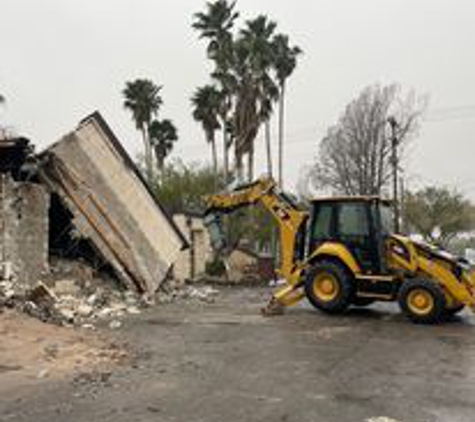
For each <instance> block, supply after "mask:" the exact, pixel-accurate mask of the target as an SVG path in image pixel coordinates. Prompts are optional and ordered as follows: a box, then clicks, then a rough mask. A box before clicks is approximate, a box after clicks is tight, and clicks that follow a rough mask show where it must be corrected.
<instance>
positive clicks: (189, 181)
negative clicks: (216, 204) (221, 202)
mask: <svg viewBox="0 0 475 422" xmlns="http://www.w3.org/2000/svg"><path fill="white" fill-rule="evenodd" d="M224 186H225V181H224V175H223V174H222V173H218V174H215V173H214V169H212V168H210V167H202V166H200V165H198V164H189V165H186V164H184V163H183V162H181V161H172V162H171V163H170V164H168V165H165V166H164V169H163V171H162V174H161V176H160V180H156V182H155V183H154V184H153V189H154V191H155V192H156V194H157V197H158V198H160V202H161V203H162V204H163V206H164V207H165V208H166V209H167V211H168V212H169V213H170V214H182V213H190V212H191V213H201V212H203V211H204V209H205V204H204V197H205V195H211V194H213V193H216V189H217V190H221V189H224Z"/></svg>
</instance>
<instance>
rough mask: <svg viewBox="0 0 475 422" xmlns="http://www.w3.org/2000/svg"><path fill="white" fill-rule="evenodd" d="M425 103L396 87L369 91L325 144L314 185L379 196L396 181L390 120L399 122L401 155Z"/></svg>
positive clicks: (352, 105) (332, 129) (353, 104)
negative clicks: (392, 159) (389, 127)
mask: <svg viewBox="0 0 475 422" xmlns="http://www.w3.org/2000/svg"><path fill="white" fill-rule="evenodd" d="M422 108H423V107H422V101H421V99H420V98H417V97H416V96H415V95H414V93H410V94H408V95H407V96H402V95H401V94H400V89H399V87H398V86H397V85H394V84H393V85H389V86H384V87H381V86H379V85H373V86H369V87H367V88H365V89H364V90H363V91H362V92H361V94H360V95H359V96H358V98H357V99H356V100H354V101H352V102H351V103H350V104H349V105H348V106H347V107H346V110H345V112H344V113H343V115H342V116H341V118H340V120H339V121H338V123H337V124H336V125H334V126H332V127H330V128H329V129H328V131H327V134H326V136H325V137H324V138H323V140H322V141H321V143H320V149H319V154H318V159H317V163H316V164H315V166H314V168H313V169H312V173H313V177H312V184H313V185H314V187H316V188H319V189H322V188H326V189H330V190H331V191H333V192H335V193H343V194H348V195H379V194H381V193H382V192H383V190H384V188H385V187H386V186H387V184H388V182H389V181H390V177H391V138H390V136H389V134H388V119H389V118H391V117H394V118H395V119H396V120H397V122H398V131H397V138H398V140H399V144H398V150H399V153H402V152H403V151H404V148H405V145H406V144H407V142H408V141H409V139H410V138H411V136H412V135H414V133H415V132H416V130H417V128H418V125H419V121H420V117H421V113H422Z"/></svg>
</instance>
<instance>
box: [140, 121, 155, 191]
mask: <svg viewBox="0 0 475 422" xmlns="http://www.w3.org/2000/svg"><path fill="white" fill-rule="evenodd" d="M142 138H143V143H144V153H145V173H146V177H147V182H149V183H151V182H152V178H153V162H152V147H151V145H150V141H149V139H148V131H147V127H146V125H143V126H142Z"/></svg>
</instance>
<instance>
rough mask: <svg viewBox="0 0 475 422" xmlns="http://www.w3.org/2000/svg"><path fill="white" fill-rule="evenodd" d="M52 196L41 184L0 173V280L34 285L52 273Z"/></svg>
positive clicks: (21, 285) (26, 286)
mask: <svg viewBox="0 0 475 422" xmlns="http://www.w3.org/2000/svg"><path fill="white" fill-rule="evenodd" d="M49 203H50V202H49V194H48V193H47V191H46V189H45V188H44V187H43V186H41V185H38V184H35V183H29V182H17V181H14V180H13V179H12V177H11V175H10V174H6V173H3V174H0V268H1V271H0V277H1V278H4V279H10V280H12V281H14V282H15V285H16V286H17V287H24V288H28V287H31V286H33V285H35V284H36V283H37V282H38V281H39V280H41V278H42V277H43V276H44V275H46V274H47V273H48V271H49V265H48V233H49V232H48V227H49V221H48V220H49V217H48V210H49Z"/></svg>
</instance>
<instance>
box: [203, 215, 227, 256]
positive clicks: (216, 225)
mask: <svg viewBox="0 0 475 422" xmlns="http://www.w3.org/2000/svg"><path fill="white" fill-rule="evenodd" d="M204 225H205V227H206V228H207V229H208V233H209V237H210V242H211V247H212V248H213V249H214V250H215V251H218V252H220V251H223V250H224V249H225V248H226V236H225V235H224V231H223V222H222V219H221V215H220V214H213V213H210V214H207V215H206V216H205V218H204Z"/></svg>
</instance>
